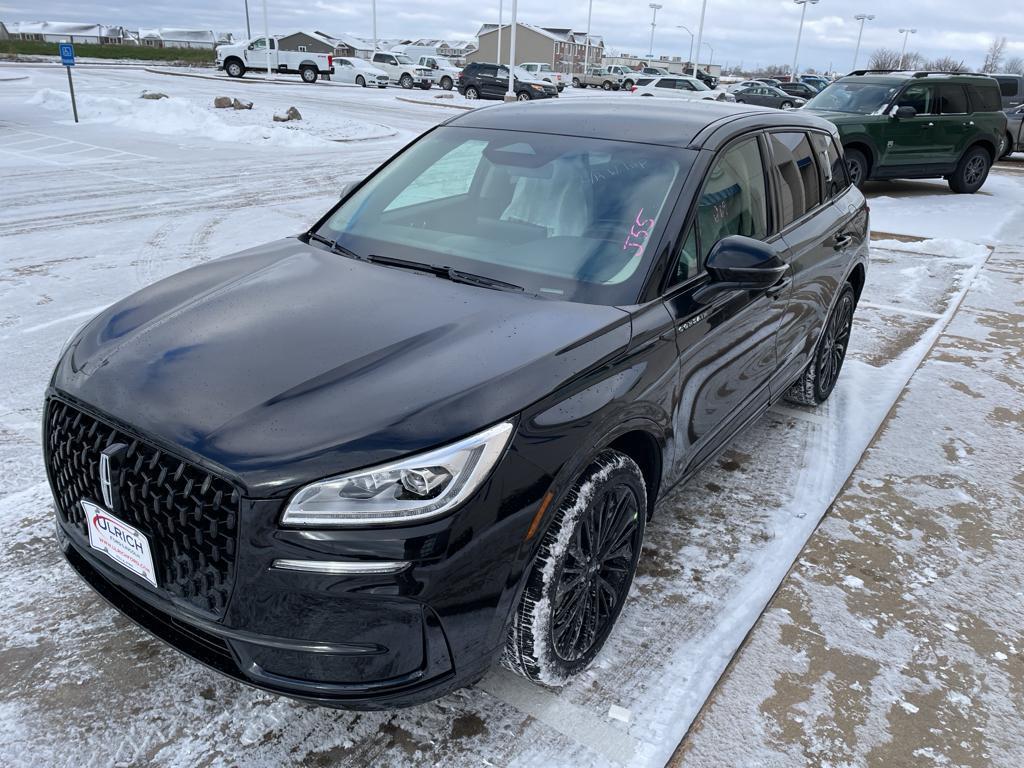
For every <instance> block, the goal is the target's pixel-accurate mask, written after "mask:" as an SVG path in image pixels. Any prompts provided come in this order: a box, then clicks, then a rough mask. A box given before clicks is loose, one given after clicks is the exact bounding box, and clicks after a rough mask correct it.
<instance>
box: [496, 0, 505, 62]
mask: <svg viewBox="0 0 1024 768" xmlns="http://www.w3.org/2000/svg"><path fill="white" fill-rule="evenodd" d="M504 16H505V0H498V55H497V57H495V59H496V61H497V62H498V66H501V22H502V20H503V19H504Z"/></svg>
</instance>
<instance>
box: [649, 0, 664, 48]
mask: <svg viewBox="0 0 1024 768" xmlns="http://www.w3.org/2000/svg"><path fill="white" fill-rule="evenodd" d="M647 7H648V8H650V9H651V10H652V11H653V13H652V14H651V50H650V53H648V54H647V56H648V57H649V58H652V59H653V58H654V27H655V24H656V22H657V20H658V11H659V10H660V9H661V7H662V6H660V5H658V3H649V4H648V5H647Z"/></svg>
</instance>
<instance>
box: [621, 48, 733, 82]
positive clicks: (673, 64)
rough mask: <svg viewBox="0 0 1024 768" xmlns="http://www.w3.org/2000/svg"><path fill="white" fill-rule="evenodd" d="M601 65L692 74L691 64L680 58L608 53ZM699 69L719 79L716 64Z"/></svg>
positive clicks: (719, 74)
mask: <svg viewBox="0 0 1024 768" xmlns="http://www.w3.org/2000/svg"><path fill="white" fill-rule="evenodd" d="M601 63H602V64H603V65H605V66H606V67H610V66H613V65H615V64H618V65H619V66H622V67H630V68H632V69H640V68H642V67H660V68H662V69H665V70H668V72H669V73H670V74H673V75H692V74H693V62H692V61H686V60H685V59H683V57H682V56H655V57H654V58H651V57H649V56H634V55H633V54H631V53H617V52H614V51H609V52H608V53H607V54H606V55H605V56H604V57H603V58H602V59H601ZM700 68H701V69H703V70H704V71H705V72H707V73H708V74H709V75H713V76H714V77H720V76H721V74H722V67H721V66H720V65H718V64H707V63H702V64H701V65H700Z"/></svg>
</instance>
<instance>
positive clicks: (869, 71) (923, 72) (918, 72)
mask: <svg viewBox="0 0 1024 768" xmlns="http://www.w3.org/2000/svg"><path fill="white" fill-rule="evenodd" d="M892 74H907V75H910V76H911V77H928V75H967V76H969V77H991V75H985V74H980V73H978V72H953V71H951V70H942V69H933V70H917V69H855V70H853V72H851V73H850V75H892ZM848 76H849V75H848Z"/></svg>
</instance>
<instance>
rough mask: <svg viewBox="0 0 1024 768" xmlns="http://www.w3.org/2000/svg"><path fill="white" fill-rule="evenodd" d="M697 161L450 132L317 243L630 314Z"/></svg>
mask: <svg viewBox="0 0 1024 768" xmlns="http://www.w3.org/2000/svg"><path fill="white" fill-rule="evenodd" d="M692 156H693V153H691V152H689V151H687V150H681V149H674V148H670V147H661V146H653V145H647V144H637V143H632V142H624V141H606V140H599V139H584V138H577V137H570V136H556V135H549V134H535V133H526V132H519V131H506V130H501V131H497V130H484V129H475V128H458V127H455V126H452V127H443V128H438V129H436V130H434V131H432V132H431V133H429V134H427V135H426V136H425V137H424V138H422V139H421V140H420V141H418V142H416V143H415V144H413V145H412V146H410V147H409V148H408V149H407V150H406V151H404V152H403V153H402V154H400V155H399V156H398V157H396V158H395V159H394V160H392V161H391V162H390V163H389V164H388V165H386V166H385V167H384V168H382V169H381V170H380V171H379V172H378V173H377V174H376V175H374V176H373V177H372V178H371V179H370V180H369V181H368V182H367V183H366V184H365V185H364V186H363V187H362V188H361V189H359V190H358V191H357V192H356V193H355V194H353V195H352V196H351V197H349V198H348V199H347V200H345V201H344V203H342V204H341V205H340V206H339V207H338V208H337V209H336V210H335V211H334V212H333V213H332V214H331V216H330V217H329V218H328V220H327V221H326V223H325V224H323V225H322V226H321V227H320V229H319V230H318V231H317V233H316V234H317V235H319V236H320V237H323V238H325V239H327V240H329V241H332V242H336V243H337V245H338V246H340V247H342V248H344V249H346V250H348V251H350V252H352V253H353V254H356V255H357V256H360V257H367V256H370V255H375V256H385V257H392V258H400V259H405V260H408V261H415V262H418V263H421V264H429V265H433V266H438V265H443V266H446V267H453V268H455V269H458V270H462V271H464V272H470V273H473V274H477V275H482V276H485V277H488V278H492V279H495V280H501V281H504V282H507V283H512V284H514V285H518V286H522V287H523V288H524V289H526V290H527V291H529V292H530V293H534V294H540V295H543V296H547V297H551V298H556V299H566V300H571V301H579V302H585V303H592V304H631V303H635V302H636V300H637V297H638V295H639V290H640V286H641V284H642V283H643V281H644V279H645V277H646V274H647V271H648V267H649V265H650V262H651V260H652V259H653V258H654V253H653V251H654V248H653V247H652V248H650V249H648V247H647V246H648V244H649V243H651V242H656V241H657V238H659V237H660V235H661V230H662V228H663V227H664V219H665V218H667V216H668V214H669V212H670V210H671V205H672V203H673V202H674V200H675V195H676V194H677V190H678V188H679V185H680V184H681V183H682V179H683V177H684V176H685V173H686V171H687V170H688V169H689V166H690V163H691V160H692Z"/></svg>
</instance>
